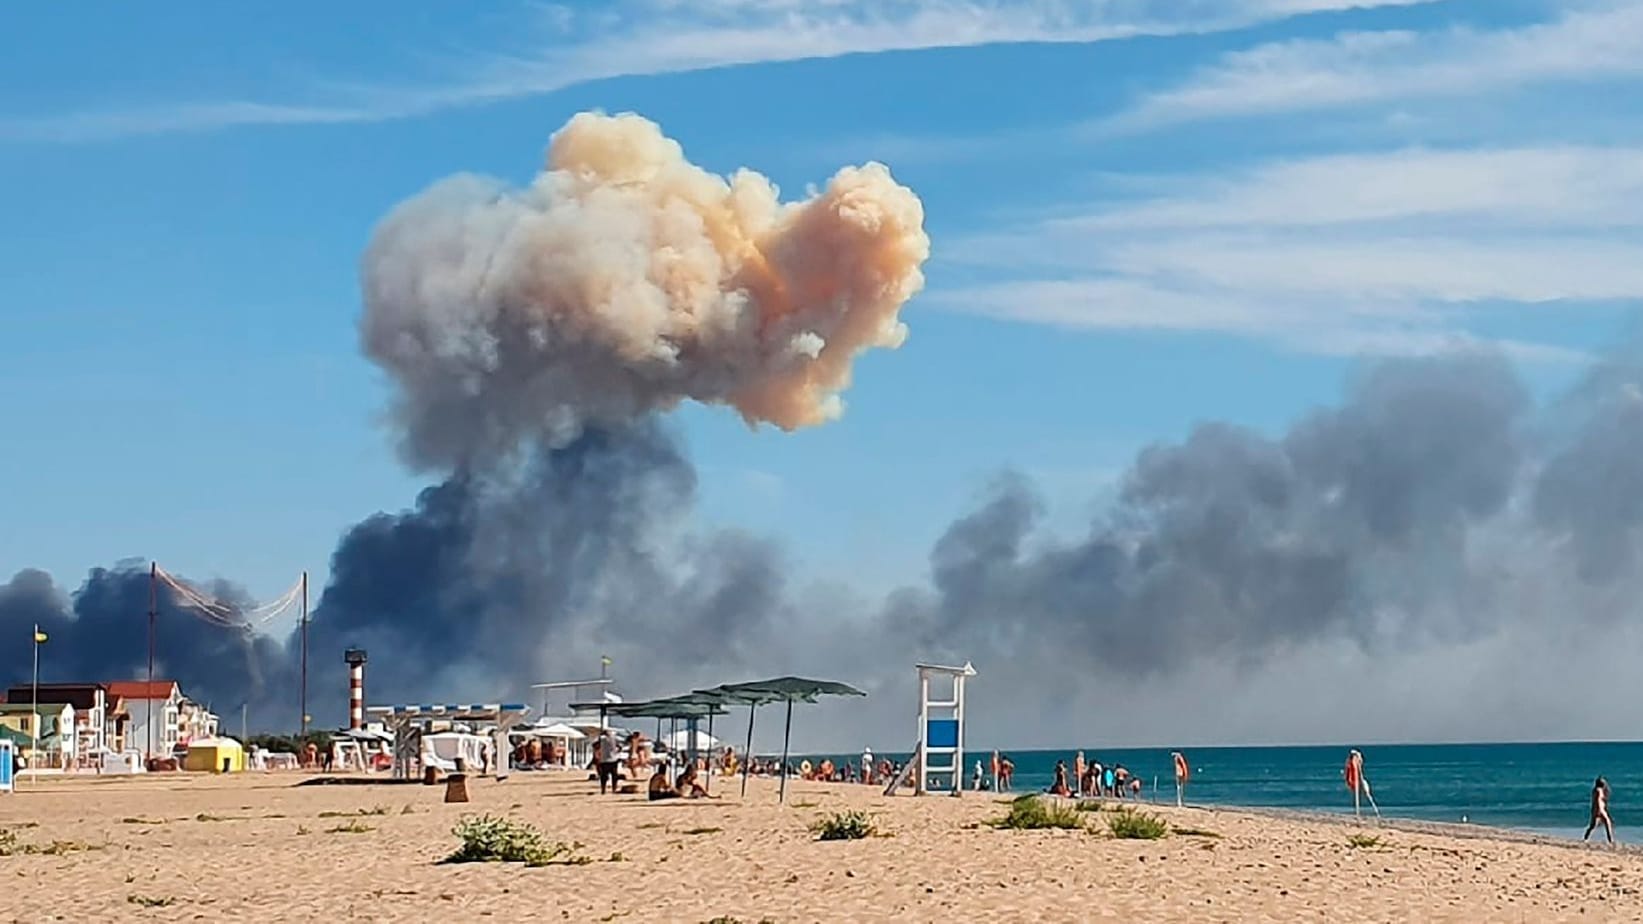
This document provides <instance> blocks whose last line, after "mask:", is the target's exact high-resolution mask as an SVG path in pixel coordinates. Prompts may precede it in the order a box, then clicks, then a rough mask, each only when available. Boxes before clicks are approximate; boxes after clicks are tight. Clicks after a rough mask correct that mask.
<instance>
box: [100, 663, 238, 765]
mask: <svg viewBox="0 0 1643 924" xmlns="http://www.w3.org/2000/svg"><path fill="white" fill-rule="evenodd" d="M107 686H108V691H109V693H110V694H112V695H114V696H117V697H119V699H120V700H121V707H122V708H123V709H124V711H125V714H126V716H127V717H128V718H127V721H126V722H125V724H124V727H123V731H124V733H123V735H122V736H121V741H120V742H119V743H120V745H121V747H120V749H121V750H124V749H125V748H135V749H137V750H140V751H142V752H144V753H145V754H149V755H150V756H156V755H157V756H161V757H168V756H170V755H171V753H172V751H173V750H174V749H175V748H176V747H177V744H178V743H179V742H180V740H181V736H182V729H183V725H182V713H183V699H184V697H183V693H182V690H181V688H179V687H178V686H177V681H175V680H156V681H154V682H152V683H150V682H149V681H146V680H115V681H113V682H111V683H109V684H108V685H107ZM213 718H214V717H213ZM151 723H152V736H151Z"/></svg>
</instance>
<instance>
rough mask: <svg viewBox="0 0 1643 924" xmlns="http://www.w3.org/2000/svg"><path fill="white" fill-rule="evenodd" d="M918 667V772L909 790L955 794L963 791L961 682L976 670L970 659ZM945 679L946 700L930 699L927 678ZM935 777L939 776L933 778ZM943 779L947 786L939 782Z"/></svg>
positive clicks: (962, 701) (962, 704)
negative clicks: (958, 663) (947, 683)
mask: <svg viewBox="0 0 1643 924" xmlns="http://www.w3.org/2000/svg"><path fill="white" fill-rule="evenodd" d="M915 666H916V667H917V668H918V691H919V697H918V699H919V706H918V747H917V749H916V751H915V752H914V758H913V759H914V761H915V762H916V763H917V764H918V775H917V776H916V777H915V778H914V780H913V791H914V792H915V793H917V794H918V795H921V796H922V795H924V794H925V793H927V792H947V793H951V794H952V795H955V796H956V795H959V794H960V793H962V792H963V791H964V681H965V679H966V678H969V677H974V676H975V675H976V669H975V668H974V667H972V666H971V665H970V662H968V661H966V662H964V666H963V667H945V666H942V665H940V664H919V665H915ZM932 678H945V679H946V680H948V681H950V682H951V687H950V689H951V694H950V698H948V699H940V700H935V699H931V698H930V680H931V679H932ZM935 777H940V778H944V780H943V779H933V778H935ZM943 781H945V783H946V784H947V785H945V786H943V785H941V784H942V782H943Z"/></svg>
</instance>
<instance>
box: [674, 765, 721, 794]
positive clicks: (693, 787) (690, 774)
mask: <svg viewBox="0 0 1643 924" xmlns="http://www.w3.org/2000/svg"><path fill="white" fill-rule="evenodd" d="M663 775H664V776H666V774H663ZM673 789H674V793H675V795H679V796H683V797H685V798H687V799H707V798H712V797H710V796H709V795H708V794H707V790H706V789H705V788H703V786H702V784H701V783H698V782H696V766H695V765H694V764H692V765H691V766H688V767H686V768H685V772H683V773H681V774H679V780H678V782H676V783H675V784H674V786H673Z"/></svg>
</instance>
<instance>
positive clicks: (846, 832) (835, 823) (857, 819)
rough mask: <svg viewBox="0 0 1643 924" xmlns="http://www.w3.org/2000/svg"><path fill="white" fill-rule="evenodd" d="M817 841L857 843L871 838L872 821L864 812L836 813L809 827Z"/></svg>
mask: <svg viewBox="0 0 1643 924" xmlns="http://www.w3.org/2000/svg"><path fill="white" fill-rule="evenodd" d="M810 830H811V831H813V832H815V835H816V840H818V841H858V840H861V839H862V838H864V837H872V836H873V819H871V818H869V817H867V813H866V812H837V813H835V814H832V815H829V816H827V817H826V818H823V819H821V820H820V821H818V822H816V823H815V824H813V825H811V826H810Z"/></svg>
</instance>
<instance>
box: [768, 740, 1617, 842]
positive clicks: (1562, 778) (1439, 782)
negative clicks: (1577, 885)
mask: <svg viewBox="0 0 1643 924" xmlns="http://www.w3.org/2000/svg"><path fill="white" fill-rule="evenodd" d="M1358 749H1359V750H1360V751H1362V752H1363V755H1364V775H1365V777H1367V778H1368V780H1369V783H1370V785H1371V787H1372V788H1373V790H1374V794H1375V801H1376V802H1377V803H1378V804H1379V805H1380V809H1381V812H1382V814H1384V815H1386V816H1388V817H1395V818H1408V819H1417V820H1421V821H1444V822H1460V821H1463V820H1464V821H1467V822H1470V823H1473V824H1480V825H1493V826H1497V827H1505V828H1515V829H1518V830H1526V831H1535V832H1540V833H1546V834H1555V835H1559V836H1567V837H1576V838H1578V837H1580V835H1581V833H1582V831H1584V830H1585V827H1586V819H1587V812H1588V806H1589V802H1590V798H1591V788H1592V782H1593V780H1594V779H1595V778H1596V777H1597V776H1598V774H1602V775H1603V776H1605V777H1607V778H1608V781H1609V787H1610V790H1611V792H1612V793H1613V797H1612V801H1611V804H1610V810H1609V812H1610V815H1611V816H1612V817H1613V818H1614V822H1615V836H1616V837H1617V838H1619V839H1621V840H1625V841H1629V842H1633V843H1643V742H1621V743H1575V742H1570V743H1557V744H1404V745H1363V746H1359V747H1358ZM1077 750H1078V749H1077V748H1069V749H1066V750H1054V751H1008V752H1006V753H1008V754H1009V756H1010V757H1011V759H1013V760H1014V761H1015V765H1016V775H1015V787H1014V788H1015V790H1016V791H1017V792H1025V791H1030V790H1035V789H1036V790H1042V789H1045V788H1047V787H1048V786H1049V785H1050V782H1051V780H1052V778H1053V774H1054V770H1055V762H1056V761H1057V760H1065V761H1066V762H1067V766H1068V767H1069V768H1071V767H1072V764H1073V755H1074V754H1075V753H1076V752H1077ZM1347 750H1348V746H1346V745H1326V746H1318V747H1246V748H1189V749H1186V750H1185V751H1184V753H1185V754H1186V757H1187V760H1188V762H1189V763H1190V764H1191V766H1192V784H1191V788H1190V789H1189V790H1188V792H1187V799H1188V801H1189V802H1195V803H1204V804H1215V805H1229V806H1252V807H1270V808H1284V809H1298V810H1302V811H1312V812H1345V813H1350V812H1351V811H1352V794H1351V792H1350V791H1349V790H1348V789H1347V788H1346V784H1345V782H1344V781H1343V779H1342V776H1341V768H1342V766H1343V765H1344V763H1345V761H1346V754H1347ZM990 754H991V751H990V749H988V750H972V751H971V752H970V753H969V755H967V757H966V760H965V763H966V764H967V765H968V766H969V767H970V768H972V769H971V771H967V772H966V774H965V784H966V785H968V784H969V778H970V773H971V772H973V768H974V766H975V761H976V758H980V759H981V760H982V763H983V765H984V766H985V765H986V763H987V762H988V759H989V757H990ZM832 756H833V759H834V760H835V761H839V760H844V759H847V758H845V757H842V756H839V755H832ZM883 756H885V757H889V758H890V759H891V760H896V761H903V760H906V755H905V754H899V755H898V754H885V755H883ZM1084 756H1085V758H1086V759H1093V760H1099V761H1100V762H1101V763H1102V764H1105V765H1111V764H1123V765H1124V766H1125V767H1128V768H1129V770H1130V772H1131V773H1132V774H1134V775H1136V776H1138V777H1140V778H1141V779H1142V781H1143V783H1144V784H1145V786H1146V797H1147V798H1148V799H1151V798H1154V795H1153V781H1154V780H1155V779H1156V780H1157V795H1156V798H1157V799H1159V800H1162V801H1170V802H1173V801H1174V799H1175V788H1174V786H1175V784H1174V771H1173V770H1172V768H1171V763H1170V752H1169V750H1167V749H1148V748H1143V749H1122V748H1106V749H1096V748H1085V749H1084ZM797 759H798V758H795V761H796V760H797ZM816 759H817V758H816V757H815V756H812V757H811V760H813V761H814V760H816ZM849 759H854V760H857V761H859V760H860V755H859V754H857V755H855V756H854V757H853V758H849ZM1364 811H1365V812H1366V813H1368V812H1369V806H1368V805H1367V804H1365V806H1364ZM1593 837H1595V838H1601V837H1602V831H1601V830H1600V831H1598V832H1596V833H1595V834H1594V835H1593Z"/></svg>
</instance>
